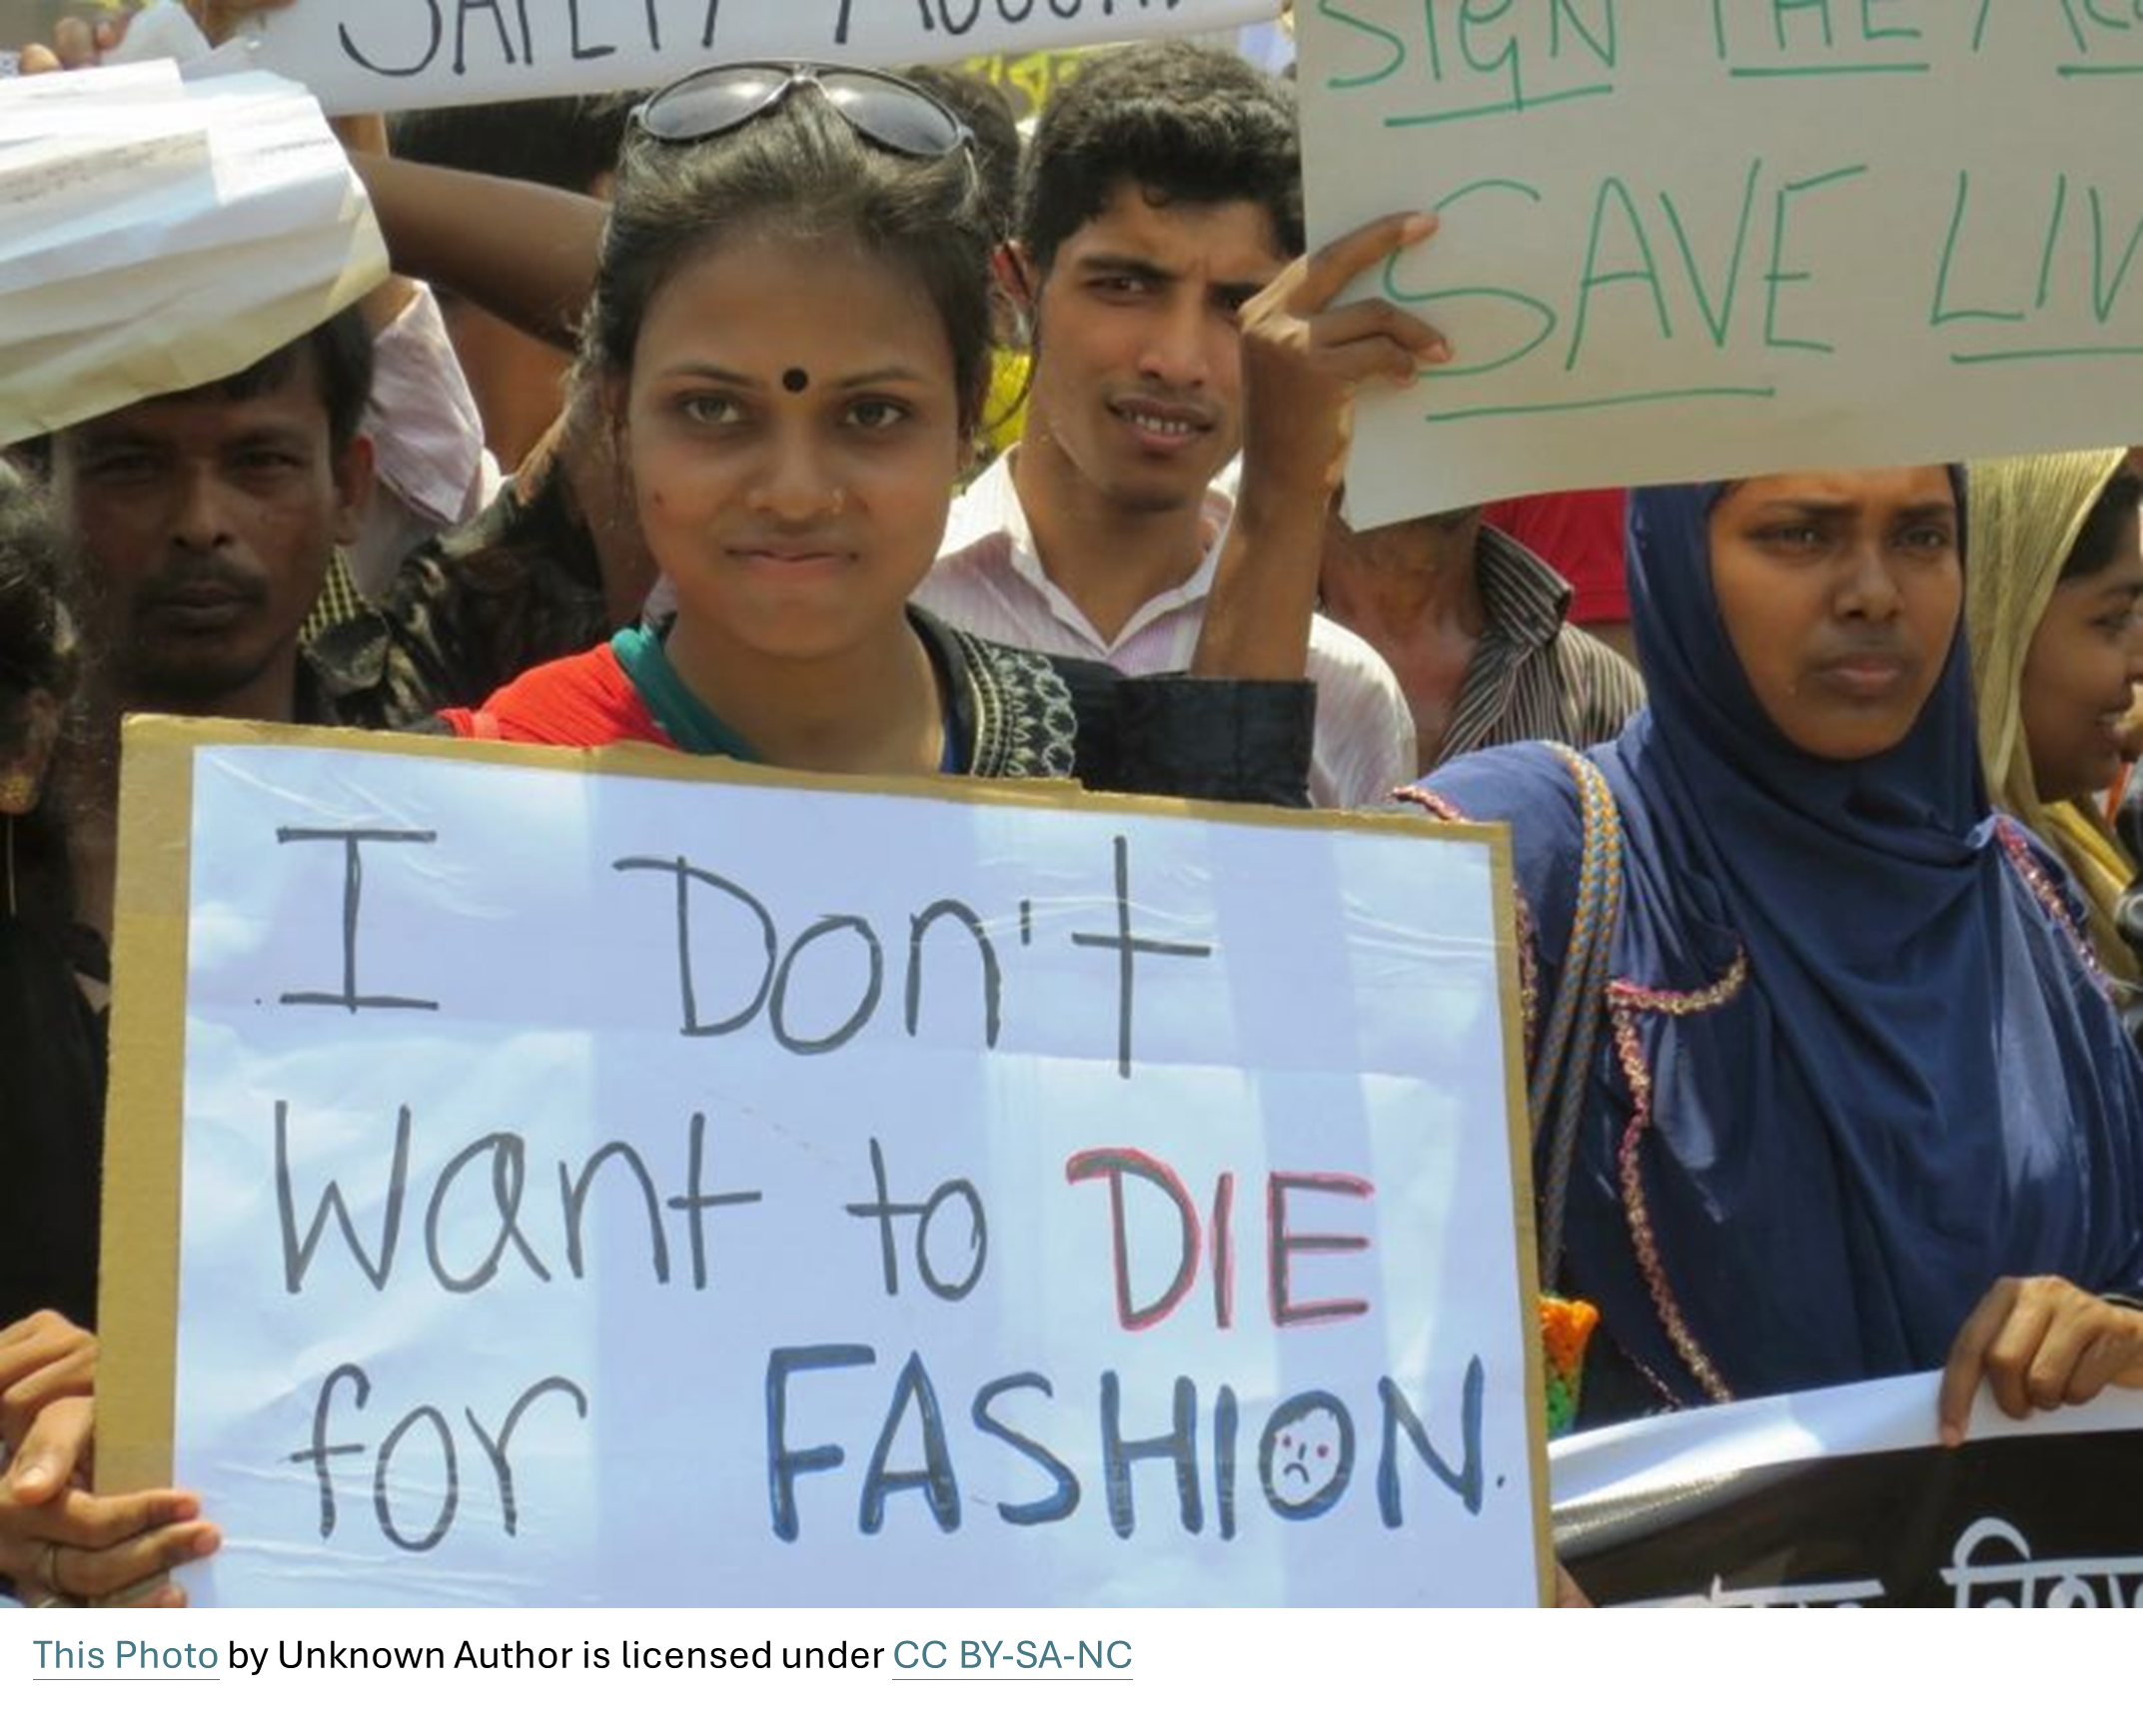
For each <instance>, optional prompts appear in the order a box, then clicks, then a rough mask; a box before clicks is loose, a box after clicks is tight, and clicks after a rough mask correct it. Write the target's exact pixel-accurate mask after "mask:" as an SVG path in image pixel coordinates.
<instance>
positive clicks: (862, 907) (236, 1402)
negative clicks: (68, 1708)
mask: <svg viewBox="0 0 2143 1736" xmlns="http://www.w3.org/2000/svg"><path fill="white" fill-rule="evenodd" d="M123 799H124V808H123V816H122V836H123V838H124V839H125V849H126V860H125V862H124V863H123V864H122V876H121V886H120V894H119V897H120V906H119V952H118V960H117V964H118V977H117V980H116V983H115V1008H116V1012H117V1018H118V1021H119V1022H118V1024H117V1026H116V1029H115V1033H114V1070H115V1084H114V1108H113V1123H112V1135H111V1140H110V1149H111V1152H112V1164H111V1175H110V1183H109V1186H108V1188H107V1200H108V1202H109V1205H108V1208H107V1210H108V1214H109V1218H110V1222H109V1223H108V1231H107V1234H108V1240H107V1253H106V1259H105V1267H104V1270H105V1272H106V1274H107V1289H106V1293H105V1296H104V1299H103V1303H102V1306H103V1310H104V1320H105V1323H106V1326H107V1330H108V1333H109V1336H110V1339H111V1342H110V1345H109V1347H108V1350H107V1356H106V1360H105V1363H104V1367H103V1372H102V1374H101V1376H100V1379H101V1381H102V1383H103V1387H104V1402H105V1404H106V1409H105V1411H104V1414H103V1415H102V1416H101V1417H100V1441H99V1467H100V1471H101V1472H105V1473H107V1474H110V1473H112V1472H114V1471H115V1470H116V1471H117V1472H118V1474H119V1475H120V1476H121V1477H122V1478H123V1479H124V1480H125V1481H127V1482H131V1483H141V1482H155V1481H161V1480H162V1479H163V1478H165V1477H167V1476H175V1477H176V1478H177V1479H178V1480H179V1481H180V1482H181V1483H183V1484H184V1485H186V1486H188V1487H194V1488H198V1489H199V1490H201V1491H202V1493H203V1494H204V1496H205V1497H206V1503H207V1508H208V1511H209V1512H210V1513H211V1515H212V1516H213V1517H214V1518H215V1519H216V1520H217V1521H218V1522H219V1524H220V1525H221V1526H222V1527H223V1529H224V1531H225V1534H226V1536H227V1538H228V1542H227V1545H226V1547H225V1549H224V1550H223V1552H222V1553H221V1554H220V1555H219V1556H218V1557H216V1559H215V1560H214V1561H212V1562H210V1563H207V1564H206V1565H205V1566H204V1567H202V1568H199V1569H195V1570H191V1571H190V1580H191V1583H192V1589H193V1592H194V1595H195V1598H196V1600H197V1601H202V1602H220V1603H239V1604H268V1603H286V1602H301V1603H302V1602H323V1603H337V1604H368V1603H379V1604H438V1603H449V1602H453V1603H460V1602H481V1603H517V1604H546V1605H547V1604H576V1603H596V1604H633V1605H658V1604H682V1605H699V1604H714V1605H736V1604H779V1605H810V1604H835V1605H858V1606H860V1605H897V1604H933V1603H936V1604H943V1603H952V1604H960V1605H971V1604H977V1603H992V1604H994V1603H1006V1604H1022V1605H1057V1604H1190V1605H1201V1604H1209V1603H1211V1604H1269V1603H1288V1602H1302V1603H1341V1604H1359V1603H1413V1602H1462V1603H1529V1602H1532V1601H1535V1600H1536V1599H1537V1598H1538V1596H1539V1595H1540V1592H1541V1590H1542V1588H1543V1586H1544V1584H1545V1580H1544V1578H1543V1567H1544V1564H1545V1559H1546V1558H1545V1555H1544V1553H1543V1547H1544V1545H1543V1541H1542V1539H1543V1537H1544V1535H1545V1526H1544V1518H1543V1507H1542V1505H1541V1502H1542V1500H1543V1496H1542V1493H1541V1491H1542V1490H1543V1489H1544V1488H1545V1476H1544V1474H1543V1471H1542V1469H1541V1467H1544V1466H1545V1455H1544V1446H1543V1443H1542V1440H1541V1430H1542V1427H1543V1423H1542V1418H1541V1405H1540V1404H1539V1402H1538V1393H1539V1390H1540V1388H1539V1384H1538V1363H1539V1354H1538V1332H1537V1329H1536V1327H1535V1324H1534V1316H1533V1313H1532V1309H1533V1306H1534V1303H1533V1301H1532V1291H1531V1275H1530V1258H1531V1257H1530V1242H1529V1240H1528V1238H1527V1237H1526V1236H1524V1235H1522V1234H1521V1233H1520V1226H1522V1225H1528V1224H1530V1222H1531V1208H1530V1205H1529V1203H1528V1200H1529V1196H1528V1191H1527V1189H1526V1187H1525V1185H1524V1183H1523V1180H1522V1167H1523V1163H1524V1146H1523V1139H1522V1136H1521V1135H1520V1134H1519V1132H1518V1131H1517V1130H1519V1128H1520V1127H1521V1126H1522V1121H1521V1117H1522V1114H1523V1108H1522V1102H1523V1100H1522V1098H1521V1097H1520V1096H1519V1090H1518V1079H1517V1075H1516V1071H1515V1070H1516V1069H1517V1067H1518V1066H1519V1059H1518V1056H1517V1054H1516V1052H1515V1049H1516V1046H1515V1044H1514V1043H1513V1042H1512V1041H1511V1037H1510V1033H1511V1031H1512V1029H1513V1023H1514V1018H1515V1013H1516V991H1515V987H1514V977H1513V973H1512V969H1511V961H1512V957H1513V954H1512V948H1511V942H1512V937H1511V933H1510V930H1509V919H1510V893H1509V890H1508V885H1509V882H1508V879H1507V872H1508V870H1507V863H1506V860H1505V848H1506V846H1505V842H1504V839H1503V837H1502V835H1501V834H1500V833H1496V832H1483V831H1479V830H1475V829H1470V828H1468V829H1448V830H1440V829H1437V828H1433V827H1430V826H1428V825H1426V824H1425V823H1423V822H1420V821H1417V820H1414V819H1412V818H1404V817H1398V816H1381V817H1380V816H1365V817H1361V818H1355V819H1348V820H1340V819H1334V818H1316V817H1312V816H1308V815H1287V814H1281V813H1278V812H1276V811H1273V810H1262V809H1233V808H1210V807H1209V808H1203V809H1196V810H1194V809H1192V808H1190V807H1188V806H1186V805H1183V804H1175V803H1164V802H1136V801H1124V800H1108V799H1099V798H1084V797H1078V796H1076V795H1074V794H1073V793H1071V792H1070V790H1069V786H1053V787H1042V788H1035V787H1027V788H1022V787H1019V786H1016V785H1001V786H992V785H990V784H987V783H983V782H980V781H975V780H931V781H929V782H927V783H920V782H919V783H917V784H914V785H910V786H907V787H905V788H879V789H859V788H855V787H850V786H843V787H841V788H840V789H838V790H837V791H836V790H835V789H832V788H828V787H818V786H810V785H806V786H798V785H796V784H793V783H790V782H783V781H781V780H779V779H776V778H775V777H773V776H771V775H769V774H764V773H754V772H752V771H750V770H748V769H745V768H734V767H731V768H728V769H726V770H723V769H720V768H719V767H718V766H710V764H709V762H705V761H695V760H692V759H689V758H687V757H686V756H683V755H676V754H660V753H653V752H650V751H648V750H645V749H621V750H620V749H613V750H606V751H604V752H602V753H599V754H594V755H565V754H559V753H555V752H546V751H542V750H534V749H528V748H519V747H508V746H501V745H498V744H448V743H441V742H433V741H402V742H393V741H388V742H383V741H382V740H381V738H378V737H357V736H350V735H338V734H329V733H324V732H314V731H296V730H280V731H259V730H251V731H249V730H245V729H243V728H241V727H240V726H235V725H185V724H179V723H174V722H171V721H169V720H154V721H151V722H147V723H133V724H130V725H129V729H128V735H127V741H126V753H125V789H124V798H123ZM181 1032H183V1034H184V1041H183V1046H182V1045H181V1043H180V1042H179V1034H180V1033H181ZM175 1224H176V1225H183V1237H181V1238H180V1243H179V1246H177V1247H176V1248H175V1247H174V1246H173V1226H174V1225H175ZM174 1297H176V1299H177V1300H176V1319H177V1322H178V1327H177V1343H176V1346H175V1347H174V1344H173V1342H172V1329H173V1328H172V1321H173V1318H174V1312H173V1307H174V1302H173V1299H174ZM167 1441H168V1442H169V1450H168V1452H160V1451H159V1450H158V1449H159V1446H160V1443H164V1442H167Z"/></svg>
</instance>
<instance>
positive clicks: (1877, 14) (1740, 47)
mask: <svg viewBox="0 0 2143 1736" xmlns="http://www.w3.org/2000/svg"><path fill="white" fill-rule="evenodd" d="M2130 11H2131V9H2130V8H2128V7H2125V6H2123V7H2117V8H2110V9H2109V8H2102V7H2096V6H2079V5H2071V4H2059V5H2043V6H2042V5H2000V6H1996V5H1994V4H1992V3H1991V0H1980V3H1979V4H1976V5H1973V4H1967V3H1965V0H1865V3H1862V0H1849V3H1848V0H1835V3H1833V0H1793V3H1792V4H1783V3H1776V0H1644V3H1643V4H1641V5H1639V4H1635V3H1634V0H1517V3H1516V4H1504V5H1498V6H1476V5H1472V4H1460V3H1457V0H1344V4H1343V3H1342V0H1315V3H1314V4H1306V5H1304V6H1302V7H1300V8H1299V9H1298V12H1299V17H1300V25H1299V28H1300V34H1301V41H1302V53H1303V70H1302V77H1301V91H1302V101H1303V121H1304V136H1305V148H1306V164H1307V168H1306V192H1307V196H1308V214H1309V225H1310V231H1311V237H1312V240H1313V242H1323V241H1327V240H1330V239H1331V238H1332V237H1334V236H1335V235H1338V234H1341V233H1343V232H1344V231H1346V230H1348V229H1351V228H1353V227H1354V226H1355V225H1357V224H1359V223H1362V222H1365V221H1367V220H1369V219H1371V218H1373V217H1377V216H1380V215H1382V214H1383V213H1385V212H1389V211H1397V210H1433V211H1437V212H1439V213H1441V215H1442V219H1443V227H1442V230H1441V232H1440V233H1438V234H1437V235H1435V236H1433V237H1432V238H1430V240H1429V241H1428V242H1426V243H1425V244H1423V245H1422V246H1420V247H1419V248H1416V249H1413V250H1411V251H1410V252H1409V253H1408V254H1407V255H1406V256H1404V257H1403V258H1401V259H1400V260H1399V261H1397V262H1396V263H1395V264H1393V265H1392V266H1391V267H1390V268H1389V269H1388V270H1386V271H1383V272H1381V273H1378V274H1373V275H1372V277H1371V278H1370V279H1368V280H1365V281H1364V282H1363V283H1362V284H1360V285H1359V286H1357V287H1358V289H1359V290H1360V291H1361V292H1362V293H1365V294H1381V295H1385V296H1388V297H1390V298H1391V299H1393V300H1394V301H1396V302H1397V303H1399V304H1401V305H1403V306H1405V307H1407V308H1409V309H1410V310H1411V311H1413V312H1415V313H1416V314H1419V315H1420V316H1421V317H1422V318H1424V319H1426V320H1428V321H1430V322H1431V323H1432V324H1434V325H1437V326H1439V327H1440V328H1441V329H1442V330H1443V331H1444V332H1445V334H1446V335H1447V336H1448V337H1449V338H1450V340H1451V342H1452V344H1453V347H1454V350H1455V352H1456V355H1455V359H1454V363H1453V365H1452V366H1450V367H1446V368H1440V369H1437V370H1434V371H1432V372H1431V373H1430V374H1429V376H1428V377H1427V378H1425V379H1424V380H1422V381H1420V382H1418V383H1417V384H1416V385H1415V386H1414V387H1413V388H1411V389H1410V390H1407V391H1405V392H1398V393H1394V392H1381V393H1376V394H1372V395H1370V396H1369V398H1368V400H1367V401H1366V402H1365V403H1364V404H1363V405H1362V407H1361V409H1360V411H1359V413H1358V415H1357V418H1356V423H1355V440H1354V453H1353V461H1352V466H1351V468H1350V470H1349V472H1348V479H1347V503H1348V510H1349V515H1350V517H1352V518H1353V519H1354V521H1355V522H1356V523H1357V524H1358V525H1372V524H1381V523H1388V522H1392V521H1394V520H1398V519H1404V518H1410V517H1415V516H1418V515H1420V514H1423V513H1427V512H1433V511H1439V510H1444V509H1447V508H1453V507H1460V506H1467V505H1473V504H1477V503H1480V502H1483V501H1488V500H1494V499H1499V498H1502V497H1505V496H1507V495H1513V494H1523V493H1529V492H1537V491H1543V490H1548V489H1557V488H1580V487H1601V486H1609V485H1614V484H1619V483H1635V482H1663V481H1677V480H1692V479H1708V478H1714V477H1723V476H1737V475H1748V474H1754V473H1759V472H1763V471H1771V470H1778V469H1782V468H1796V467H1804V466H1821V465H1841V466H1842V465H1859V464H1897V463H1929V462H1938V461H1947V460H1950V459H1962V458H1970V457H1980V456H1989V455H1995V454H1998V453H2003V452H2016V451H2036V450H2052V449H2058V448H2062V447H2070V446H2093V445H2115V444H2120V445H2125V444H2127V443H2129V442H2130V441H2132V440H2134V439H2135V438H2136V437H2137V436H2138V434H2139V432H2143V412H2139V410H2138V405H2139V404H2143V184H2139V183H2138V181H2137V179H2136V177H2135V175H2134V173H2133V171H2132V169H2131V168H2130V164H2131V162H2132V159H2133V156H2134V146H2135V140H2136V119H2135V117H2136V104H2137V99H2138V96H2139V94H2143V29H2139V28H2138V27H2137V25H2136V21H2135V20H2134V19H2133V18H2132V17H2130V16H2129V14H2130ZM2116 13H2118V14H2119V16H2118V17H2116V16H2115V14H2116Z"/></svg>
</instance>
